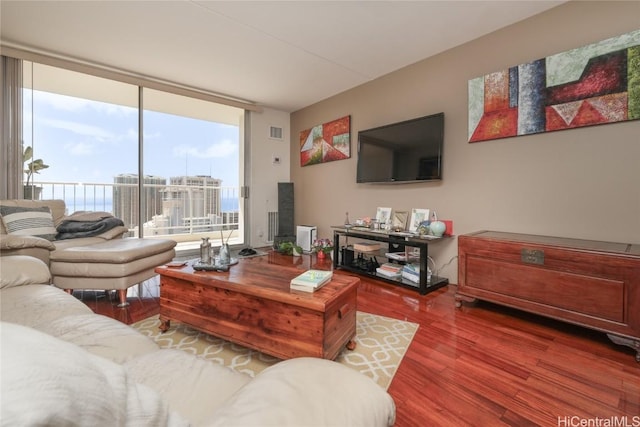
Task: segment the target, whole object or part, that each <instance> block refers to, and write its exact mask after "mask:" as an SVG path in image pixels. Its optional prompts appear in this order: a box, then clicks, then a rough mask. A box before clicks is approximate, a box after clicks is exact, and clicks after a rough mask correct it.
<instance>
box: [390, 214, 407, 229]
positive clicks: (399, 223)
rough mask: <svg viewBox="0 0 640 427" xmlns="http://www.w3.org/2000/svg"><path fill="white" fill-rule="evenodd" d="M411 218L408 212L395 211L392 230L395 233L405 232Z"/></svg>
mask: <svg viewBox="0 0 640 427" xmlns="http://www.w3.org/2000/svg"><path fill="white" fill-rule="evenodd" d="M408 218H409V212H407V211H394V212H393V219H392V220H391V229H392V230H393V231H404V230H406V229H407V219H408Z"/></svg>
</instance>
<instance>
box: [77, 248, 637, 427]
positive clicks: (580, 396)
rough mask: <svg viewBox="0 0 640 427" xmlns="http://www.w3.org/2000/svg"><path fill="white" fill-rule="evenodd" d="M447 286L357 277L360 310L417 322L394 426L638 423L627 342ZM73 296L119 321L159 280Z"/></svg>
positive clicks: (140, 308) (145, 313)
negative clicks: (420, 287) (471, 299)
mask: <svg viewBox="0 0 640 427" xmlns="http://www.w3.org/2000/svg"><path fill="white" fill-rule="evenodd" d="M269 256H270V259H273V260H274V261H275V262H284V263H290V262H291V257H284V256H282V258H280V257H281V256H280V255H278V256H273V255H272V254H270V255H269ZM327 262H329V261H327ZM338 274H346V273H343V272H340V271H338ZM454 292H455V286H454V285H449V286H448V287H445V288H442V289H439V290H437V291H435V292H432V293H430V294H427V295H424V296H422V295H419V294H418V293H417V292H414V291H411V290H407V289H402V288H398V287H395V286H392V285H389V284H386V283H383V282H379V281H376V280H371V279H365V278H362V281H361V284H360V287H359V290H358V310H360V311H365V312H370V313H375V314H379V315H383V316H387V317H393V318H397V319H402V320H407V321H410V322H415V323H418V324H419V325H420V327H419V329H418V332H417V333H416V336H415V338H414V340H413V342H412V344H411V346H410V348H409V350H408V352H407V354H406V355H405V357H404V359H403V361H402V364H401V365H400V368H399V369H398V372H397V373H396V376H395V377H394V379H393V382H392V383H391V386H390V387H389V393H390V394H391V395H392V396H393V398H394V400H395V402H396V406H397V421H396V426H399V427H403V426H465V425H470V426H497V425H512V426H529V425H531V426H532V425H541V426H578V425H590V426H596V425H599V426H604V425H622V426H640V364H639V363H637V362H636V361H635V359H634V356H635V352H634V351H632V350H631V349H630V348H628V347H622V346H618V345H615V344H613V343H611V342H610V341H609V339H608V338H607V337H606V336H605V334H603V333H598V332H595V331H591V330H588V329H584V328H581V327H577V326H573V325H568V324H565V323H561V322H557V321H554V320H550V319H545V318H542V317H539V316H536V315H531V314H527V313H524V312H521V311H518V310H513V309H509V308H505V307H501V306H497V305H493V304H490V303H486V302H479V303H477V304H476V305H474V306H468V305H467V306H463V307H462V308H460V309H457V308H455V303H454V298H453V295H454ZM74 295H76V296H77V297H79V298H81V299H82V300H83V301H85V302H86V303H87V305H88V306H89V307H91V308H92V309H93V310H94V311H95V312H97V313H100V314H105V315H107V316H110V317H113V318H116V319H118V320H121V321H122V322H124V323H127V324H130V323H133V322H136V321H138V320H141V319H144V318H146V317H149V316H151V315H153V314H155V313H157V312H158V301H157V296H158V282H157V280H152V281H148V282H145V283H144V284H143V292H142V295H138V289H137V287H133V288H131V289H130V292H129V297H128V300H129V302H130V303H131V305H130V306H129V307H128V308H125V309H120V308H117V307H116V304H117V300H116V296H115V293H112V295H105V293H104V292H87V291H84V292H82V291H76V292H75V294H74ZM625 417H626V418H625ZM598 419H599V420H600V421H599V422H600V424H596V423H597V422H598ZM607 422H609V424H606V423H607ZM614 422H617V423H618V424H613V423H614ZM587 423H590V424H587Z"/></svg>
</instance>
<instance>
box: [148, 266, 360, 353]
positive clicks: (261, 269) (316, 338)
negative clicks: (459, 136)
mask: <svg viewBox="0 0 640 427" xmlns="http://www.w3.org/2000/svg"><path fill="white" fill-rule="evenodd" d="M270 258H271V257H270V256H269V255H267V256H261V257H255V258H249V259H241V260H240V261H239V262H238V264H236V265H234V266H232V267H231V268H230V270H229V271H228V272H224V273H223V272H208V271H194V270H193V268H192V267H191V265H190V264H188V265H186V266H184V267H181V268H174V267H167V266H161V267H157V268H156V269H155V271H156V272H157V273H158V274H160V321H161V325H160V329H161V330H162V331H163V332H164V331H166V330H167V329H169V327H170V322H171V320H175V321H178V322H182V323H184V324H187V325H189V326H191V327H193V328H195V329H197V330H200V331H203V332H206V333H209V334H211V335H215V336H217V337H220V338H223V339H226V340H228V341H231V342H234V343H238V344H241V345H244V346H246V347H249V348H252V349H255V350H258V351H261V352H264V353H266V354H270V355H272V356H275V357H278V358H281V359H289V358H293V357H302V356H313V357H320V358H324V359H335V357H336V356H337V355H338V353H339V352H340V351H341V350H342V349H343V348H344V347H345V346H348V347H350V348H353V347H354V346H355V343H354V341H353V339H354V338H355V334H356V296H357V289H358V283H359V282H360V279H358V278H357V277H352V276H346V275H337V274H335V275H334V276H333V279H332V280H331V282H329V283H327V284H326V285H324V286H323V287H322V288H321V289H319V290H318V291H316V292H313V293H306V292H300V291H292V290H289V281H290V280H291V279H292V278H294V277H295V276H297V275H298V274H300V273H302V272H303V271H305V270H306V269H308V268H310V265H309V264H310V261H307V262H306V265H305V264H304V263H303V264H302V265H298V266H295V265H277V264H272V263H270ZM304 258H307V259H308V260H310V259H311V258H312V257H310V256H306V257H304Z"/></svg>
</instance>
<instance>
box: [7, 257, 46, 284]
mask: <svg viewBox="0 0 640 427" xmlns="http://www.w3.org/2000/svg"><path fill="white" fill-rule="evenodd" d="M0 271H2V275H0V289H4V288H11V287H14V286H23V285H43V284H46V285H48V284H50V283H51V274H50V273H49V267H47V265H46V264H45V263H44V262H43V261H42V260H39V259H38V258H34V257H31V256H26V255H14V256H2V257H0Z"/></svg>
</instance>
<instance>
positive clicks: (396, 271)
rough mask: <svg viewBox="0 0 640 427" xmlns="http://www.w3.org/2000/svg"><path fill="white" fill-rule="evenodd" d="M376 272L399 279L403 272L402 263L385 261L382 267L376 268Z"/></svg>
mask: <svg viewBox="0 0 640 427" xmlns="http://www.w3.org/2000/svg"><path fill="white" fill-rule="evenodd" d="M376 273H378V274H379V275H380V276H384V277H388V278H390V279H399V278H400V275H401V274H402V265H400V264H394V263H390V262H385V263H384V264H382V265H381V266H380V267H378V268H376Z"/></svg>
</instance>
